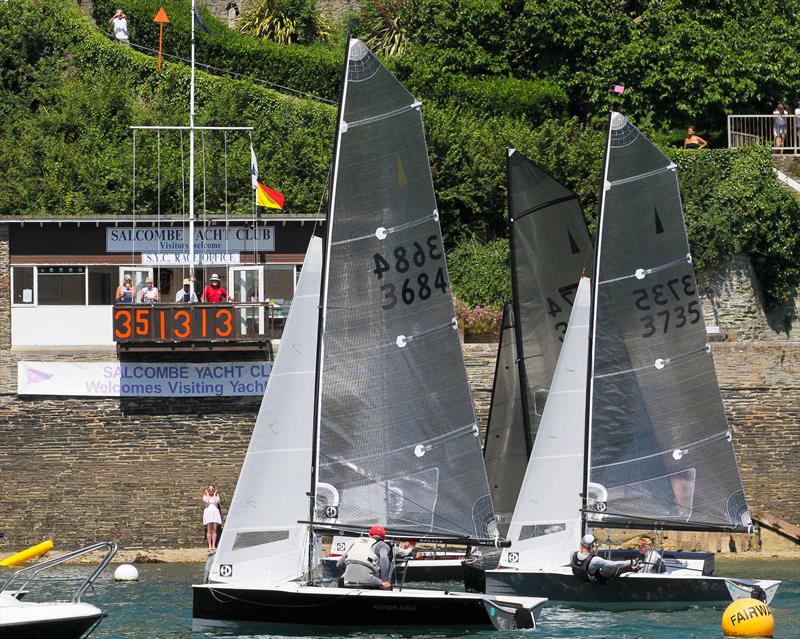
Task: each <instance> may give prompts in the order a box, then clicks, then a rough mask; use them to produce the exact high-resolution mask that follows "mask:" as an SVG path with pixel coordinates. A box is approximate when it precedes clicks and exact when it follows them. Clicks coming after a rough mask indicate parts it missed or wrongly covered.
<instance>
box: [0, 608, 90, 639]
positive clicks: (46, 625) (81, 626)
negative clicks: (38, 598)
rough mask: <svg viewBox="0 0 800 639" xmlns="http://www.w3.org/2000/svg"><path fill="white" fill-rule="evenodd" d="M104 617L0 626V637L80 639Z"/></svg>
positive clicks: (88, 616)
mask: <svg viewBox="0 0 800 639" xmlns="http://www.w3.org/2000/svg"><path fill="white" fill-rule="evenodd" d="M104 616H105V615H104V614H102V613H100V614H97V615H87V616H85V617H73V618H67V619H48V620H43V621H32V622H26V623H19V624H9V625H3V624H0V636H2V637H3V639H45V637H46V638H47V639H80V638H81V637H83V636H84V634H86V633H87V632H88V631H89V630H90V629H91V628H92V627H93V626H94V625H95V624H97V623H98V622H99V621H100V620H101V619H102V618H103V617H104Z"/></svg>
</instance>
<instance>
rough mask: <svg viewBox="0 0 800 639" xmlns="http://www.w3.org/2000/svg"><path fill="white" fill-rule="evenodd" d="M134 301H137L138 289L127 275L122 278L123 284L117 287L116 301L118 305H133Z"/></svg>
mask: <svg viewBox="0 0 800 639" xmlns="http://www.w3.org/2000/svg"><path fill="white" fill-rule="evenodd" d="M134 300H136V287H135V286H134V285H133V279H132V278H131V276H130V275H126V276H125V277H123V278H122V284H120V285H119V286H117V292H116V293H115V294H114V301H115V302H116V303H117V304H133V302H134Z"/></svg>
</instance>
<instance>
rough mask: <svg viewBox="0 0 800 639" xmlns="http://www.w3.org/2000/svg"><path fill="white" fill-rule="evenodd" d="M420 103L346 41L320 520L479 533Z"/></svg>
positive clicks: (481, 521) (462, 383)
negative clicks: (346, 52)
mask: <svg viewBox="0 0 800 639" xmlns="http://www.w3.org/2000/svg"><path fill="white" fill-rule="evenodd" d="M420 107H421V105H420V103H419V102H418V101H417V100H416V99H415V98H414V96H412V95H411V94H410V93H409V92H408V91H407V90H406V89H405V87H403V85H402V84H400V83H399V82H398V81H397V79H395V78H394V76H392V75H391V74H390V73H389V72H388V71H387V70H386V69H385V68H384V67H383V66H382V65H381V63H380V62H379V61H378V60H377V58H375V56H374V55H373V54H372V52H371V51H369V49H368V48H367V47H366V46H365V45H364V44H363V43H361V42H360V41H358V40H355V39H352V40H350V43H349V52H348V61H347V68H346V73H345V78H344V83H343V95H342V104H341V106H340V116H339V117H340V120H339V122H338V133H337V144H336V153H335V159H334V173H333V184H332V197H331V203H330V209H329V215H328V244H327V254H326V260H325V262H326V264H325V280H324V281H325V284H324V287H323V296H322V304H323V309H322V310H323V321H322V325H323V330H322V348H321V352H322V355H321V370H320V372H319V376H318V384H319V385H320V386H319V406H318V409H317V410H318V414H319V422H318V425H317V428H318V430H319V444H318V451H317V456H318V459H317V473H318V480H317V485H316V499H317V504H318V506H317V513H316V515H315V520H316V521H322V522H330V523H336V524H338V525H350V526H357V527H360V526H370V525H372V524H374V523H382V524H384V525H386V526H387V527H389V528H390V529H392V530H393V531H407V532H420V533H431V534H435V535H437V536H441V537H452V538H467V537H470V538H472V537H475V536H478V537H487V536H491V534H492V533H493V528H494V526H493V524H494V513H493V511H492V505H491V499H490V497H489V489H488V484H487V479H486V473H485V469H484V466H483V459H482V456H481V446H480V441H479V439H478V426H477V421H476V418H475V412H474V409H473V405H472V399H471V396H470V391H469V386H468V384H467V377H466V371H465V369H464V362H463V355H462V352H461V345H460V342H459V339H458V333H457V331H456V328H457V324H456V319H455V313H454V309H453V300H452V296H451V292H450V283H449V279H448V275H447V267H446V264H445V259H444V249H443V246H442V237H441V231H440V228H439V213H438V211H437V209H436V199H435V196H434V193H433V184H432V180H431V174H430V167H429V164H428V157H427V147H426V143H425V136H424V131H423V125H422V117H421V113H420Z"/></svg>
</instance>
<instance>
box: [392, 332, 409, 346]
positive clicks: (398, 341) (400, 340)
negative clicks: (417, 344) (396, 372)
mask: <svg viewBox="0 0 800 639" xmlns="http://www.w3.org/2000/svg"><path fill="white" fill-rule="evenodd" d="M394 343H395V344H397V347H398V348H405V347H406V345H407V344H408V338H407V337H406V336H405V335H398V336H397V339H396V340H395V341H394Z"/></svg>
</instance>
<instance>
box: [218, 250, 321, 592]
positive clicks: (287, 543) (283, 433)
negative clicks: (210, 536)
mask: <svg viewBox="0 0 800 639" xmlns="http://www.w3.org/2000/svg"><path fill="white" fill-rule="evenodd" d="M321 270H322V240H321V239H320V238H317V237H313V238H312V239H311V243H310V244H309V247H308V252H307V253H306V257H305V261H304V263H303V270H302V272H301V274H300V281H299V282H298V284H297V290H296V291H295V296H294V298H293V300H292V305H291V307H290V309H289V316H288V317H287V319H286V327H285V328H284V331H283V335H282V338H281V346H280V349H279V350H278V355H277V357H276V358H275V363H274V365H273V367H272V372H271V374H270V376H269V381H268V382H267V389H266V391H265V393H264V398H263V400H262V402H261V408H260V410H259V411H258V417H257V418H256V425H255V428H254V429H253V434H252V436H251V438H250V446H249V447H248V449H247V454H246V455H245V459H244V464H243V465H242V471H241V473H240V474H239V481H238V483H237V484H236V491H235V492H234V494H233V499H232V501H231V505H230V509H229V511H228V516H227V519H226V521H225V528H224V530H223V533H222V537H221V539H220V542H219V550H218V551H217V554H216V556H215V557H214V562H213V564H212V567H211V572H210V580H211V581H237V582H240V581H249V580H256V579H257V580H259V581H262V582H263V581H264V580H266V582H267V583H268V584H270V585H273V584H276V583H279V582H281V581H286V580H290V579H294V578H296V577H298V576H299V575H300V574H302V572H303V571H304V569H305V560H304V557H305V552H306V548H307V546H306V540H307V534H308V530H307V527H306V526H304V525H301V524H298V521H299V520H303V519H305V518H306V517H307V515H308V505H307V504H308V497H306V492H307V491H308V489H309V484H310V475H309V469H310V468H311V442H312V436H313V423H314V422H313V406H314V375H315V372H316V370H315V369H316V349H317V317H318V315H319V313H318V306H319V290H320V273H321Z"/></svg>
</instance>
